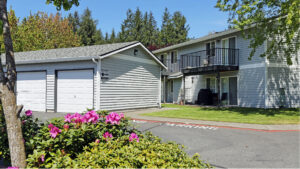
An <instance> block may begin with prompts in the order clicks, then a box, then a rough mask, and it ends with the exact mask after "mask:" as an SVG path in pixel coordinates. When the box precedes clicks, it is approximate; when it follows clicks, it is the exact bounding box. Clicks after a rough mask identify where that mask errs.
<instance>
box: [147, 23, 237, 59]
mask: <svg viewBox="0 0 300 169" xmlns="http://www.w3.org/2000/svg"><path fill="white" fill-rule="evenodd" d="M239 31H240V30H238V29H228V30H225V31H222V32H217V33H214V34H210V35H206V36H203V37H200V38H197V39H192V40H189V41H186V42H182V43H178V44H175V45H171V46H168V47H165V48H161V49H157V50H155V51H152V52H153V53H154V54H158V53H162V52H167V51H169V50H174V49H177V48H181V47H185V46H189V45H192V44H195V43H200V42H203V41H207V40H211V39H213V38H217V37H221V36H225V35H228V34H231V33H236V32H239Z"/></svg>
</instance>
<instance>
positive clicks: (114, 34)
mask: <svg viewBox="0 0 300 169" xmlns="http://www.w3.org/2000/svg"><path fill="white" fill-rule="evenodd" d="M110 42H111V43H115V42H117V39H116V33H115V29H112V31H111V34H110Z"/></svg>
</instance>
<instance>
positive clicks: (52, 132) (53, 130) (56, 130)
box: [48, 123, 61, 138]
mask: <svg viewBox="0 0 300 169" xmlns="http://www.w3.org/2000/svg"><path fill="white" fill-rule="evenodd" d="M48 128H49V129H50V131H49V132H50V136H51V137H52V138H55V137H56V136H57V135H58V134H59V133H61V130H60V129H59V128H57V127H55V126H54V125H53V124H51V123H50V124H49V125H48Z"/></svg>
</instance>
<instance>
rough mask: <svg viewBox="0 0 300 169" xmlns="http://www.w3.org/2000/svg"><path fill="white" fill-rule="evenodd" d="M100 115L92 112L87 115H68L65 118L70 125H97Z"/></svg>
mask: <svg viewBox="0 0 300 169" xmlns="http://www.w3.org/2000/svg"><path fill="white" fill-rule="evenodd" d="M98 119H99V115H98V114H97V113H96V111H94V110H91V111H88V112H87V113H85V114H84V115H81V114H79V113H75V114H73V115H71V114H67V115H66V116H65V122H68V123H77V124H78V123H93V124H96V123H97V122H98Z"/></svg>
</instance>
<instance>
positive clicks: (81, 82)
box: [57, 70, 94, 113]
mask: <svg viewBox="0 0 300 169" xmlns="http://www.w3.org/2000/svg"><path fill="white" fill-rule="evenodd" d="M93 79H94V78H93V70H70V71H69V70H68V71H58V72H57V112H65V113H68V112H70V113H74V112H79V113H80V112H82V111H85V110H86V109H87V108H93V100H94V99H93V93H94V92H93V91H94V89H93V88H94V84H93V83H94V80H93Z"/></svg>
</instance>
